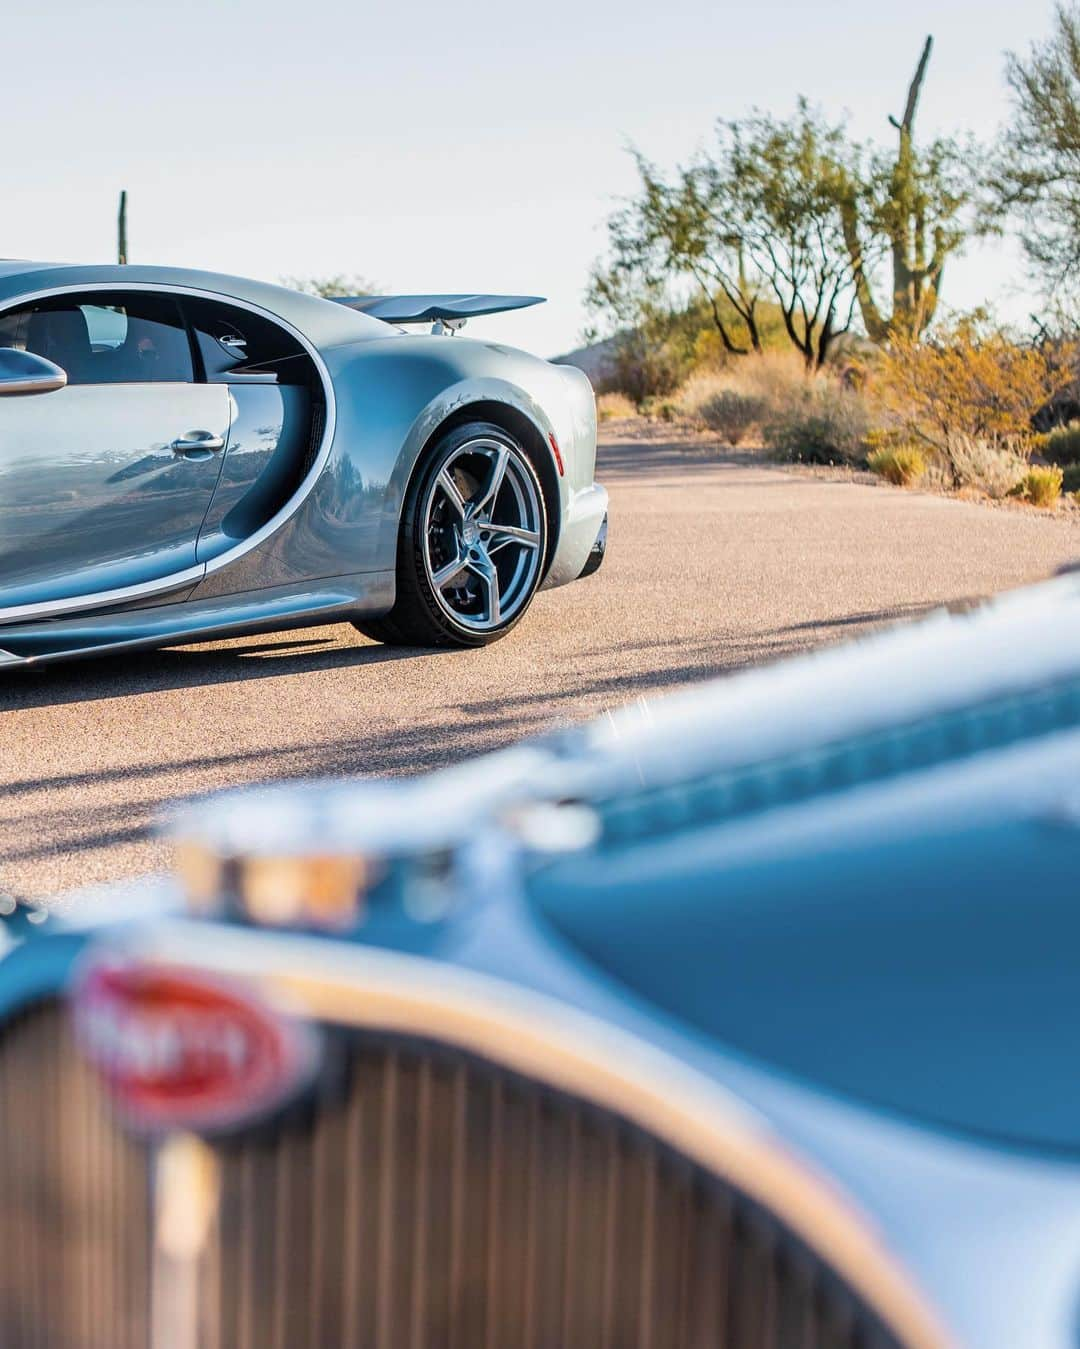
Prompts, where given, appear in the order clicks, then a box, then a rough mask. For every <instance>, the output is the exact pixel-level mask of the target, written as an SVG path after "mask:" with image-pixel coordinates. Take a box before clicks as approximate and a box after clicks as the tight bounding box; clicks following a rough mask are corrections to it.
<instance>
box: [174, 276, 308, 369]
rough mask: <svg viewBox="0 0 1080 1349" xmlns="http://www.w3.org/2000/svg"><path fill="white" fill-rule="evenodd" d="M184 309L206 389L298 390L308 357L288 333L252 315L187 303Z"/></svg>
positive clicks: (199, 302) (212, 303) (220, 306)
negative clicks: (249, 385)
mask: <svg viewBox="0 0 1080 1349" xmlns="http://www.w3.org/2000/svg"><path fill="white" fill-rule="evenodd" d="M184 309H185V312H186V313H187V317H188V322H189V323H190V324H191V330H192V332H193V333H194V335H195V341H196V344H197V346H198V349H199V358H200V360H201V361H202V367H203V371H204V373H205V377H206V380H207V382H208V383H210V384H225V383H229V382H239V383H242V382H243V381H244V380H254V381H257V382H259V383H277V384H293V383H296V384H302V383H305V382H306V381H307V378H308V370H307V366H308V363H307V360H306V355H307V353H306V352H305V351H304V349H303V347H302V346H301V345H300V343H299V342H298V341H297V340H296V338H295V337H293V336H292V334H291V333H288V332H286V331H285V329H284V328H280V327H279V326H278V325H277V324H276V323H273V322H271V320H270V319H267V318H263V317H262V316H261V315H260V314H254V313H252V312H251V311H250V310H246V309H238V308H235V307H234V306H232V305H228V304H219V303H217V302H216V301H214V300H201V299H196V298H193V297H187V298H185V300H184Z"/></svg>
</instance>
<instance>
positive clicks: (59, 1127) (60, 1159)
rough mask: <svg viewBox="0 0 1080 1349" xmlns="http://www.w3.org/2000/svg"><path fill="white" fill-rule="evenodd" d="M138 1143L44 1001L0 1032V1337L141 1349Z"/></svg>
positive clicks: (143, 1262) (144, 1176)
mask: <svg viewBox="0 0 1080 1349" xmlns="http://www.w3.org/2000/svg"><path fill="white" fill-rule="evenodd" d="M149 1238H150V1195H149V1181H148V1169H147V1158H146V1151H145V1149H144V1148H142V1147H140V1146H139V1145H138V1144H137V1143H134V1142H132V1141H131V1140H129V1139H128V1138H126V1137H125V1136H124V1135H123V1134H121V1133H120V1132H119V1131H118V1130H117V1129H116V1128H115V1126H114V1125H113V1123H112V1120H111V1118H110V1116H109V1109H108V1104H107V1102H106V1101H105V1100H104V1099H103V1095H102V1092H101V1090H100V1088H99V1086H98V1083H97V1080H96V1078H95V1076H94V1074H93V1073H92V1072H91V1070H90V1069H89V1068H88V1067H87V1066H86V1065H85V1064H84V1062H83V1060H82V1058H81V1057H80V1056H79V1054H78V1053H77V1051H76V1049H75V1046H74V1044H73V1042H72V1036H71V1032H70V1029H69V1026H68V1019H67V1016H66V1013H65V1012H64V1010H63V1009H62V1008H61V1007H59V1006H58V1005H56V1004H55V1003H49V1004H46V1005H44V1006H41V1007H38V1008H36V1009H34V1010H32V1011H30V1012H26V1013H24V1014H22V1015H21V1016H19V1017H18V1018H17V1019H16V1020H15V1021H13V1022H11V1023H10V1024H9V1025H8V1026H7V1027H6V1029H5V1030H4V1033H3V1035H2V1036H0V1344H2V1345H4V1346H5V1349H7V1346H17V1349H39V1346H40V1349H46V1346H47V1347H48V1349H145V1346H146V1345H147V1343H148V1341H149V1334H150V1331H149V1304H150V1297H149V1289H150V1240H149Z"/></svg>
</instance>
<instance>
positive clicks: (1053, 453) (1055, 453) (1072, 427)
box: [1039, 422, 1080, 467]
mask: <svg viewBox="0 0 1080 1349" xmlns="http://www.w3.org/2000/svg"><path fill="white" fill-rule="evenodd" d="M1039 448H1040V451H1041V452H1042V454H1043V455H1044V456H1045V457H1046V458H1047V459H1049V460H1050V462H1051V463H1052V464H1061V465H1062V466H1063V467H1065V466H1067V465H1069V464H1080V422H1070V423H1069V425H1068V426H1059V427H1058V428H1057V429H1056V430H1055V431H1051V432H1050V433H1049V435H1047V436H1045V437H1044V438H1043V441H1042V444H1041V445H1040V447H1039Z"/></svg>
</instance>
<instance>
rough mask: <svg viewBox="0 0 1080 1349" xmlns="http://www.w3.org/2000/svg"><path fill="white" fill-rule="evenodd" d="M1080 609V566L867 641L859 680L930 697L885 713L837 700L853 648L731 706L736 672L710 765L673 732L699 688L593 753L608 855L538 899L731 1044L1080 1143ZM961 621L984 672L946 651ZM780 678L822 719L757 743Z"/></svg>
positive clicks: (1069, 1144) (895, 1105) (601, 956)
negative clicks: (752, 701) (981, 607)
mask: <svg viewBox="0 0 1080 1349" xmlns="http://www.w3.org/2000/svg"><path fill="white" fill-rule="evenodd" d="M1078 610H1080V604H1078V594H1077V589H1076V583H1075V580H1062V581H1059V582H1056V583H1054V584H1053V585H1050V586H1047V587H1045V588H1044V589H1043V590H1042V591H1030V592H1024V593H1023V594H1022V595H1018V596H1016V597H1011V598H1009V599H1007V600H1006V601H1005V602H1004V603H1001V604H999V605H997V606H994V607H992V608H990V609H988V610H986V611H983V612H980V613H978V614H974V615H966V616H963V617H957V618H952V619H948V620H944V621H941V620H935V621H934V622H933V623H931V624H930V625H929V627H925V626H924V628H923V629H922V630H921V631H920V629H919V628H918V627H916V628H915V629H909V630H906V631H904V632H903V633H897V634H893V635H890V636H889V637H887V638H877V639H874V640H872V641H870V642H868V643H866V644H865V645H864V646H863V647H862V648H861V649H858V648H856V649H852V648H850V647H849V648H847V649H846V650H845V652H844V653H843V654H844V661H845V665H844V676H845V686H846V687H847V688H849V689H850V690H852V691H854V693H855V694H857V690H858V688H859V684H860V679H861V678H862V679H865V680H866V681H867V684H868V685H870V687H871V688H872V687H873V685H872V684H871V674H872V673H873V672H874V671H875V670H876V669H887V668H889V663H890V662H889V660H888V659H887V658H890V657H891V670H892V675H893V679H894V681H895V687H898V688H901V689H908V688H911V687H913V686H914V687H916V688H919V687H921V690H922V692H921V695H919V696H921V699H922V703H923V706H922V707H921V708H920V707H919V706H917V705H915V704H914V703H911V704H908V703H904V704H902V705H901V706H900V707H898V708H893V709H892V712H891V714H890V710H889V706H888V702H887V700H884V702H883V698H882V694H883V692H884V688H883V686H881V685H880V684H879V685H878V687H877V690H876V696H875V699H874V701H875V702H876V711H875V712H874V714H873V715H871V712H870V698H869V697H867V698H866V699H864V700H861V701H860V700H859V699H858V697H857V696H854V701H853V703H849V704H848V705H846V706H845V703H844V701H843V700H839V699H837V700H836V701H830V684H833V687H832V693H833V694H834V695H835V694H836V693H838V689H837V688H836V687H835V684H834V683H833V675H834V674H835V673H836V672H837V669H838V667H837V665H836V660H835V657H834V656H831V655H826V656H824V657H817V658H815V659H810V660H804V661H796V662H788V663H787V664H786V665H785V666H783V667H778V668H777V669H776V670H774V671H772V672H767V674H766V676H764V677H763V676H761V675H753V676H747V677H746V679H745V683H744V687H743V688H742V689H740V688H737V687H734V686H732V687H731V689H730V696H729V697H727V698H725V697H724V696H723V690H722V687H721V686H718V687H717V688H716V689H715V691H714V692H713V695H712V707H711V709H710V707H709V706H708V704H707V703H706V701H705V699H704V698H702V695H701V694H698V695H697V697H698V699H699V707H698V715H697V718H696V726H697V731H698V734H697V738H696V739H695V741H694V744H693V745H692V746H691V745H689V744H688V745H686V752H685V754H684V753H682V745H681V743H680V741H679V740H672V739H670V738H669V736H668V730H669V729H670V728H669V726H668V722H669V720H676V721H682V720H684V719H685V718H686V717H687V716H688V715H689V713H690V711H691V697H692V695H688V696H687V697H686V699H684V700H676V705H675V706H672V707H670V708H668V709H665V708H664V707H663V706H660V707H658V708H657V709H656V715H655V718H654V719H653V723H652V725H651V727H650V726H643V727H640V728H633V727H630V728H628V729H627V732H626V734H624V735H622V736H618V735H611V732H610V727H609V728H607V729H605V731H604V732H603V734H604V735H605V736H609V737H610V739H609V744H608V754H607V758H606V760H605V757H604V755H603V754H601V755H600V756H599V758H597V756H596V753H595V751H596V746H595V745H594V746H593V748H592V752H591V753H590V754H589V755H588V756H587V757H588V759H589V769H588V773H589V777H588V784H587V787H586V793H587V794H588V795H589V796H591V798H592V800H593V803H594V805H595V807H596V809H597V810H598V812H599V814H600V816H601V819H602V821H603V835H602V838H601V841H600V844H599V846H598V847H597V848H595V849H594V850H593V851H592V852H591V853H589V854H588V855H586V856H576V857H574V858H572V859H567V860H564V861H561V862H559V863H557V864H555V865H551V866H547V867H544V868H542V869H541V870H540V871H539V872H538V873H537V874H536V875H535V876H534V878H533V881H532V883H531V887H530V889H531V897H532V902H533V905H534V907H535V909H536V911H537V912H538V913H539V914H540V915H542V917H543V919H544V920H545V922H546V923H547V924H549V925H550V926H551V927H552V928H553V929H555V931H556V932H557V933H558V934H559V936H560V937H561V938H562V939H563V940H564V941H566V942H568V943H569V944H570V945H571V946H572V947H573V948H574V949H575V950H576V951H578V952H579V953H581V954H582V955H584V956H585V957H587V959H588V960H589V961H590V962H591V963H592V965H593V967H594V968H595V969H596V970H598V971H603V972H604V973H605V974H606V975H607V976H609V977H610V978H611V979H612V980H613V981H615V982H616V983H617V984H618V985H619V986H620V987H622V988H624V989H630V990H633V991H634V993H635V994H636V995H637V996H638V997H639V998H640V999H641V1000H642V1001H643V1002H647V1003H648V1004H649V1005H651V1006H654V1007H656V1008H659V1009H662V1010H663V1011H664V1012H666V1013H667V1014H669V1015H671V1016H673V1017H674V1018H676V1019H677V1020H678V1021H679V1022H680V1023H682V1024H684V1025H686V1026H688V1027H692V1028H693V1029H694V1030H696V1031H697V1032H699V1033H704V1034H705V1035H706V1036H708V1037H709V1038H710V1039H712V1040H714V1041H715V1042H717V1044H718V1045H720V1046H722V1047H724V1048H726V1049H734V1050H735V1051H737V1052H739V1053H741V1054H743V1055H746V1056H748V1057H749V1058H752V1059H754V1060H757V1061H759V1062H764V1063H767V1064H768V1065H770V1066H772V1067H777V1068H780V1069H782V1070H784V1071H785V1072H787V1073H789V1074H792V1075H795V1076H797V1077H799V1078H802V1079H808V1080H810V1081H812V1082H814V1083H816V1084H819V1085H823V1086H825V1087H828V1088H830V1089H832V1090H834V1091H836V1092H840V1093H843V1094H845V1095H848V1096H850V1097H855V1098H860V1099H862V1100H865V1101H869V1102H872V1103H874V1104H877V1105H883V1106H886V1107H889V1108H892V1109H893V1110H895V1111H898V1112H902V1113H903V1114H906V1115H911V1116H917V1117H921V1118H924V1119H927V1120H932V1121H935V1122H937V1123H939V1124H944V1125H947V1126H950V1127H953V1128H955V1129H958V1130H963V1131H966V1132H973V1133H978V1134H984V1135H993V1136H995V1137H997V1138H999V1139H1004V1140H1007V1141H1009V1142H1011V1143H1016V1144H1029V1145H1035V1146H1038V1147H1052V1148H1058V1147H1061V1148H1068V1149H1072V1150H1075V1149H1076V1148H1077V1147H1078V1146H1080V1082H1078V1078H1077V1074H1076V1073H1075V1071H1074V1068H1073V1064H1074V1059H1075V1026H1076V1025H1077V1024H1078V1022H1080V977H1078V975H1080V910H1078V908H1077V905H1076V898H1077V895H1078V894H1080V622H1078V621H1077V619H1078V617H1080V613H1078ZM935 627H936V628H937V630H938V631H937V635H936V636H935ZM956 635H959V636H960V637H961V638H962V639H963V641H964V643H965V644H966V646H967V649H968V654H967V658H966V662H965V668H966V669H967V670H968V672H969V673H968V676H967V682H966V688H965V684H964V679H963V676H962V673H961V672H960V671H958V670H954V669H952V668H951V667H949V666H947V664H946V663H945V662H944V659H943V658H944V657H945V656H947V655H948V653H949V649H950V644H951V642H952V641H953V639H954V636H956ZM935 647H936V648H937V650H935ZM839 654H840V653H836V655H837V656H838V655H839ZM980 654H981V655H982V656H984V657H986V661H987V663H986V664H983V663H981V661H980ZM991 655H992V660H991ZM883 661H884V664H883ZM938 670H940V671H941V673H942V678H941V679H940V680H937V681H936V682H935V671H938ZM782 674H783V675H784V676H785V677H786V678H787V679H789V680H790V682H789V683H784V682H783V681H782V680H781V675H782ZM769 675H771V676H772V679H773V682H774V684H775V689H774V692H775V694H776V698H775V710H776V717H777V719H778V720H783V719H784V718H785V716H787V717H789V718H791V719H792V720H794V717H795V714H796V711H797V705H796V702H795V693H794V692H793V691H794V690H797V689H798V688H799V685H800V683H801V698H802V700H803V701H804V703H805V704H806V705H807V707H808V708H809V709H811V711H810V712H809V714H808V715H807V716H806V717H805V718H804V719H803V722H802V725H801V727H800V728H799V731H798V733H797V734H793V733H790V732H789V733H788V734H787V735H778V736H775V737H770V735H769V733H768V731H766V732H765V733H764V734H758V735H756V736H754V737H751V738H747V739H745V741H744V740H743V739H742V736H743V731H742V725H743V723H740V721H739V718H738V716H737V715H736V714H737V712H738V707H739V702H740V700H741V699H742V698H744V697H749V696H751V695H752V696H754V697H756V696H758V695H759V694H760V693H761V692H762V691H764V690H766V689H767V684H768V682H769ZM735 682H736V683H738V682H739V681H735ZM943 685H944V687H943ZM787 692H792V697H791V698H787V696H786V694H787ZM679 701H682V706H681V707H680V706H678V705H677V704H678V703H679ZM935 708H936V709H937V710H934V709H935ZM726 726H727V727H729V730H730V733H729V734H728V735H726V736H725V735H724V731H725V727H726ZM757 729H758V730H759V731H760V723H759V726H758V728H757ZM815 730H816V733H815ZM710 740H711V748H709V749H707V750H704V751H703V750H702V744H703V742H708V741H710ZM773 741H775V743H773ZM680 758H681V759H682V761H683V773H682V775H680V774H679V772H678V771H677V764H678V761H679V759H680ZM632 769H633V771H631V770H632Z"/></svg>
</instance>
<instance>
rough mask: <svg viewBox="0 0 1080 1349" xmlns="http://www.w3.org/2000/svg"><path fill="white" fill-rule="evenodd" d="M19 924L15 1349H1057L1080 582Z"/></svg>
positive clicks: (291, 805)
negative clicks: (45, 1348)
mask: <svg viewBox="0 0 1080 1349" xmlns="http://www.w3.org/2000/svg"><path fill="white" fill-rule="evenodd" d="M170 828H171V829H172V831H173V833H174V836H175V840H176V859H177V867H176V875H175V876H174V877H157V878H148V879H146V880H145V881H143V882H140V883H137V884H132V885H126V886H122V887H116V888H114V889H112V890H110V891H96V892H93V893H90V892H88V893H87V894H84V895H82V896H67V897H62V898H61V899H59V900H58V901H57V903H56V904H55V905H54V906H52V907H51V908H50V909H49V911H48V913H47V914H46V915H44V916H43V915H42V914H41V913H38V912H31V911H29V910H24V909H22V908H19V907H17V906H13V905H11V904H8V906H7V907H8V909H9V910H11V912H10V913H9V914H8V917H7V926H6V933H7V935H6V938H5V941H6V954H5V957H4V959H3V960H2V962H0V1016H2V1018H3V1024H2V1032H0V1110H2V1111H3V1127H2V1130H0V1251H2V1253H3V1259H2V1260H0V1343H3V1344H4V1345H13V1346H37V1345H49V1346H80V1347H81V1346H89V1347H92V1349H98V1347H100V1349H126V1347H127V1346H132V1347H134V1346H148V1345H149V1346H154V1349H163V1347H164V1346H168V1347H170V1349H191V1347H192V1346H200V1347H202V1346H206V1347H208V1349H209V1347H210V1346H220V1347H221V1349H234V1347H235V1349H264V1346H279V1347H280V1349H294V1346H313V1347H314V1346H319V1349H334V1347H335V1346H356V1345H364V1346H366V1345H372V1346H383V1347H386V1346H394V1347H395V1349H396V1347H397V1346H418V1347H419V1346H429V1345H446V1346H457V1347H458V1349H474V1346H480V1345H486V1346H492V1349H496V1347H497V1349H504V1347H505V1346H534V1347H535V1349H545V1347H546V1346H566V1347H567V1349H570V1347H573V1346H587V1347H588V1349H593V1347H594V1346H611V1347H612V1349H622V1347H623V1346H641V1347H642V1349H644V1347H645V1346H650V1347H652V1349H667V1347H668V1346H672V1347H674V1346H679V1347H680V1349H683V1347H685V1349H691V1347H693V1349H697V1347H698V1346H724V1347H741V1349H758V1347H759V1346H761V1347H765V1346H770V1347H772V1349H788V1347H789V1346H790V1347H791V1349H795V1347H799V1349H803V1347H805V1349H826V1347H828V1349H856V1347H859V1349H882V1347H884V1346H900V1345H902V1346H911V1347H913V1349H914V1347H915V1346H917V1347H918V1349H942V1347H943V1346H949V1345H952V1346H960V1345H963V1346H974V1347H976V1349H996V1347H997V1346H1000V1347H1001V1349H1018V1347H1019V1346H1048V1347H1050V1346H1054V1347H1057V1346H1062V1347H1063V1346H1066V1345H1074V1344H1075V1343H1076V1342H1077V1335H1078V1330H1080V1165H1078V1160H1080V1072H1078V1056H1077V1031H1078V1027H1080V577H1076V576H1073V577H1062V578H1060V579H1058V580H1056V581H1054V582H1051V583H1048V584H1047V585H1045V586H1042V587H1039V588H1035V589H1032V590H1028V591H1021V592H1016V593H1014V594H1012V595H1009V596H1007V597H1005V598H1003V599H1001V600H999V601H997V602H995V603H994V604H992V605H989V606H986V607H984V608H981V609H977V610H974V611H972V612H968V613H962V614H947V613H941V614H937V615H935V616H932V617H930V618H929V619H927V620H925V621H923V622H921V623H920V624H918V625H915V626H912V627H905V628H902V629H896V630H894V631H891V632H888V633H885V634H883V635H879V636H875V637H873V638H870V639H868V640H865V641H862V642H859V643H856V644H854V645H849V646H844V647H840V648H833V649H830V650H828V651H826V652H824V653H820V654H816V655H813V656H810V657H806V658H801V659H798V660H794V661H791V662H787V663H784V664H781V665H778V666H775V667H772V668H769V669H765V670H761V671H756V672H750V673H747V674H743V675H739V676H737V677H734V678H730V679H728V680H725V681H723V682H720V683H717V684H714V685H712V686H709V687H706V688H703V689H700V690H697V691H692V692H688V693H685V694H681V695H678V696H675V697H672V698H670V699H665V700H660V701H658V702H655V703H651V704H647V705H642V706H639V707H636V708H629V709H626V710H624V711H622V712H618V713H616V714H614V715H613V716H610V717H607V718H604V719H602V720H600V721H598V722H596V723H595V724H593V725H590V726H586V727H584V728H581V729H577V730H572V731H569V732H563V733H560V734H559V735H556V736H554V737H552V738H551V739H549V740H546V741H543V740H542V741H538V742H533V743H530V744H525V745H522V746H520V747H518V748H516V749H512V750H508V751H504V752H502V753H499V754H496V755H493V756H490V757H488V758H485V759H480V760H475V761H473V762H471V763H468V764H466V765H464V766H462V767H459V768H456V769H454V770H452V771H448V772H445V773H442V774H438V775H435V776H432V777H429V778H427V779H424V780H418V781H415V782H406V783H400V782H399V783H376V782H366V783H365V782H360V783H354V784H322V785H313V786H305V787H295V786H290V787H276V788H273V789H268V790H263V791H249V792H244V793H241V794H238V795H234V796H231V797H230V796H227V797H224V798H218V799H215V800H213V801H210V802H207V803H203V804H202V805H198V806H195V807H192V808H189V809H188V810H187V811H186V812H185V813H183V814H182V815H180V816H179V817H178V818H177V819H175V820H174V821H173V822H172V823H171V825H170Z"/></svg>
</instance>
